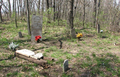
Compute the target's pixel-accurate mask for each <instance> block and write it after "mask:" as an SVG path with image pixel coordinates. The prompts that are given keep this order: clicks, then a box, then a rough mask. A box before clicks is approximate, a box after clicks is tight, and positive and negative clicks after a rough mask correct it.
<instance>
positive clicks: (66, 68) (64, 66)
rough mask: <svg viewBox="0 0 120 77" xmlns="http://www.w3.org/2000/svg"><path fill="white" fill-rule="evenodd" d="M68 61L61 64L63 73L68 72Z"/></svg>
mask: <svg viewBox="0 0 120 77" xmlns="http://www.w3.org/2000/svg"><path fill="white" fill-rule="evenodd" d="M68 69H69V68H68V60H65V61H64V63H63V72H66V71H67V70H68Z"/></svg>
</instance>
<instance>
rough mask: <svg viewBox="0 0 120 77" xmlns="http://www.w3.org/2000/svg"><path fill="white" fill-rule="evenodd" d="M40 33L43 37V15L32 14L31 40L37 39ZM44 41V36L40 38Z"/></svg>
mask: <svg viewBox="0 0 120 77" xmlns="http://www.w3.org/2000/svg"><path fill="white" fill-rule="evenodd" d="M38 35H40V36H41V37H42V16H36V15H33V16H32V26H31V41H32V42H36V41H35V36H38ZM40 41H42V38H40Z"/></svg>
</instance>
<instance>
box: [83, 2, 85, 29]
mask: <svg viewBox="0 0 120 77" xmlns="http://www.w3.org/2000/svg"><path fill="white" fill-rule="evenodd" d="M83 10H84V14H83V28H84V26H85V0H84V7H83Z"/></svg>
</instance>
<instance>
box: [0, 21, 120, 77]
mask: <svg viewBox="0 0 120 77" xmlns="http://www.w3.org/2000/svg"><path fill="white" fill-rule="evenodd" d="M0 25H1V26H0V27H2V28H4V29H1V30H0V36H1V37H0V77H98V76H99V77H120V60H119V58H120V57H119V56H120V46H115V45H114V42H116V43H119V41H120V33H112V32H109V31H107V30H106V29H105V28H104V27H103V33H99V34H98V33H97V31H96V30H95V29H94V28H92V27H87V28H85V29H81V28H80V27H77V26H75V29H76V32H80V33H82V34H83V37H82V38H81V40H80V41H78V40H77V39H72V38H70V37H69V35H68V36H66V32H65V31H66V28H65V22H64V21H63V22H60V24H59V25H57V24H56V23H55V22H54V23H53V22H51V23H46V22H43V29H42V36H43V41H42V42H40V43H36V44H32V43H31V40H30V38H31V37H30V35H28V31H27V30H28V29H27V23H26V22H24V21H19V22H18V28H15V25H14V22H13V21H11V22H9V21H6V22H4V23H1V24H0ZM75 25H77V24H75ZM20 31H21V32H22V34H23V36H24V37H23V38H19V37H18V32H20ZM59 39H61V41H62V48H61V49H60V42H59V41H58V40H59ZM12 41H13V42H15V43H17V44H19V49H29V50H32V51H34V52H35V53H38V52H40V53H43V55H44V56H46V57H52V58H54V59H55V61H47V62H48V65H50V68H47V69H45V68H43V67H41V66H40V65H38V64H35V63H32V62H29V61H27V60H24V59H21V58H18V57H14V51H12V50H10V49H9V48H8V46H9V43H11V42H12ZM66 59H68V61H69V68H70V69H69V70H68V71H67V72H65V73H63V68H62V67H63V62H64V60H66Z"/></svg>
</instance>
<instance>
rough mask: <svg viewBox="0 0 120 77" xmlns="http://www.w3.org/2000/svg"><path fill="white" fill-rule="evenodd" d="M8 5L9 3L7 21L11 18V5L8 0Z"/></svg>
mask: <svg viewBox="0 0 120 77" xmlns="http://www.w3.org/2000/svg"><path fill="white" fill-rule="evenodd" d="M8 3H9V19H10V18H11V3H10V0H8Z"/></svg>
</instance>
